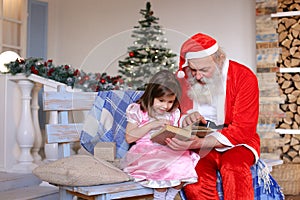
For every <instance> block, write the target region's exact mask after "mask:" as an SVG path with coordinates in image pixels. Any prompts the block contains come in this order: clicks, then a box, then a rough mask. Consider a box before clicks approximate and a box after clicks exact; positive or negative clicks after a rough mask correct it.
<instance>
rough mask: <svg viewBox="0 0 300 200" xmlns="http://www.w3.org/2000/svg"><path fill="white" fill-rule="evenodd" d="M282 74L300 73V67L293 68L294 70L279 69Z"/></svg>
mask: <svg viewBox="0 0 300 200" xmlns="http://www.w3.org/2000/svg"><path fill="white" fill-rule="evenodd" d="M279 72H280V73H298V72H300V67H293V68H282V67H281V68H279Z"/></svg>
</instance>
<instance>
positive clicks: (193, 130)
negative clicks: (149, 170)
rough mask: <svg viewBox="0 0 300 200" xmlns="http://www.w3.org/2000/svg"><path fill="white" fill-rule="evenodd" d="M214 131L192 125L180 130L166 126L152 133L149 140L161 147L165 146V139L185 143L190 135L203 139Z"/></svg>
mask: <svg viewBox="0 0 300 200" xmlns="http://www.w3.org/2000/svg"><path fill="white" fill-rule="evenodd" d="M213 131H215V129H211V128H207V127H205V126H199V125H196V123H195V124H193V125H191V126H187V127H185V128H180V127H176V126H172V125H166V126H165V127H164V128H162V129H160V130H159V131H157V132H155V133H153V134H152V135H151V140H152V141H153V142H157V143H159V144H162V145H166V142H165V140H166V138H173V137H175V138H177V139H179V140H183V141H187V140H189V139H190V138H191V136H192V135H197V136H198V137H205V136H206V135H207V134H208V133H211V132H213Z"/></svg>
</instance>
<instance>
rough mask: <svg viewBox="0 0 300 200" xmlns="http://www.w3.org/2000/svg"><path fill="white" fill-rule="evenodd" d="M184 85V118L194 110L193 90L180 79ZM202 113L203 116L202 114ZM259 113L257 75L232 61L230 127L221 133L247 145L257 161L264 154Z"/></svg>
mask: <svg viewBox="0 0 300 200" xmlns="http://www.w3.org/2000/svg"><path fill="white" fill-rule="evenodd" d="M179 81H180V83H181V86H182V93H183V94H182V98H181V101H180V109H181V112H182V115H184V114H186V113H187V111H188V110H190V109H192V108H193V102H192V100H191V99H190V98H189V97H188V96H187V90H188V88H189V86H188V83H187V81H186V80H185V79H179ZM200 114H201V113H200ZM258 114H259V89H258V81H257V78H256V76H255V74H254V73H253V72H252V71H251V70H250V69H249V68H247V67H246V66H244V65H241V64H239V63H237V62H234V61H231V60H230V61H229V67H228V73H227V82H226V100H225V122H224V124H226V125H227V127H225V128H223V129H221V130H219V132H220V133H221V134H222V135H223V136H225V137H226V138H227V139H228V140H229V141H230V142H231V143H232V144H233V145H246V146H247V147H248V148H250V149H251V150H252V152H253V153H254V154H256V155H255V157H256V158H258V157H259V154H260V139H259V135H258V134H257V132H256V126H257V122H258Z"/></svg>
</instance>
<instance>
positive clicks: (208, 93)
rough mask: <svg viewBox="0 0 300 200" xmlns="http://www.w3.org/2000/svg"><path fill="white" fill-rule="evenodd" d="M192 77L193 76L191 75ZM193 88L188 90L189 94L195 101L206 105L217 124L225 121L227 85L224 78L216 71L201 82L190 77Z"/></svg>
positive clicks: (208, 112)
mask: <svg viewBox="0 0 300 200" xmlns="http://www.w3.org/2000/svg"><path fill="white" fill-rule="evenodd" d="M190 77H191V76H190ZM188 81H189V83H190V85H191V88H190V89H189V90H188V93H187V94H188V96H189V98H191V99H192V100H193V102H194V103H196V104H198V105H200V106H202V107H203V106H204V107H203V108H205V110H206V113H202V115H206V114H207V115H209V116H207V117H208V118H210V120H213V121H214V122H215V123H217V124H223V123H224V117H225V113H224V111H225V110H224V105H225V86H224V81H223V78H222V77H221V76H220V75H218V73H215V74H214V75H213V77H211V78H209V79H208V78H206V79H205V78H203V79H202V80H201V81H202V82H204V83H205V84H200V83H199V82H198V81H197V80H195V78H193V77H192V78H189V79H188Z"/></svg>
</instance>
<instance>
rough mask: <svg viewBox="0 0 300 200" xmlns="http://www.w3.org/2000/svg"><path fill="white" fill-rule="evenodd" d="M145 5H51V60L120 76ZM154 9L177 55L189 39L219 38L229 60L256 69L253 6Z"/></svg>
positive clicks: (175, 4) (180, 4) (162, 4)
mask: <svg viewBox="0 0 300 200" xmlns="http://www.w3.org/2000/svg"><path fill="white" fill-rule="evenodd" d="M145 5H146V1H142V0H84V1H83V0H51V1H49V35H48V37H49V40H48V58H49V59H53V60H54V62H55V63H56V64H71V65H72V66H73V67H75V68H82V69H83V70H84V71H86V72H104V71H106V72H108V73H109V74H111V75H114V74H116V73H117V70H118V60H119V59H120V57H122V56H124V55H126V54H127V47H128V46H131V45H132V41H133V39H132V38H131V36H130V34H131V31H132V28H133V26H135V25H138V20H139V19H141V18H142V16H141V14H139V11H140V9H144V8H145ZM151 5H152V8H153V11H154V16H156V17H159V25H161V26H163V27H164V28H165V29H166V37H167V39H168V41H169V43H168V44H169V47H170V48H171V49H172V50H173V51H174V52H175V53H177V54H178V53H179V50H180V45H181V44H182V43H183V41H184V40H186V39H187V37H188V36H191V35H193V34H195V33H197V32H203V33H207V34H209V35H211V36H213V37H215V38H216V39H217V40H218V42H219V44H220V46H222V47H223V49H224V50H225V52H226V53H227V55H228V57H229V58H231V59H233V60H237V61H240V62H241V63H243V64H246V65H248V66H249V67H251V68H253V69H255V60H256V58H255V57H256V56H255V54H256V52H255V1H253V0H185V1H182V0H152V1H151Z"/></svg>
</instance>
